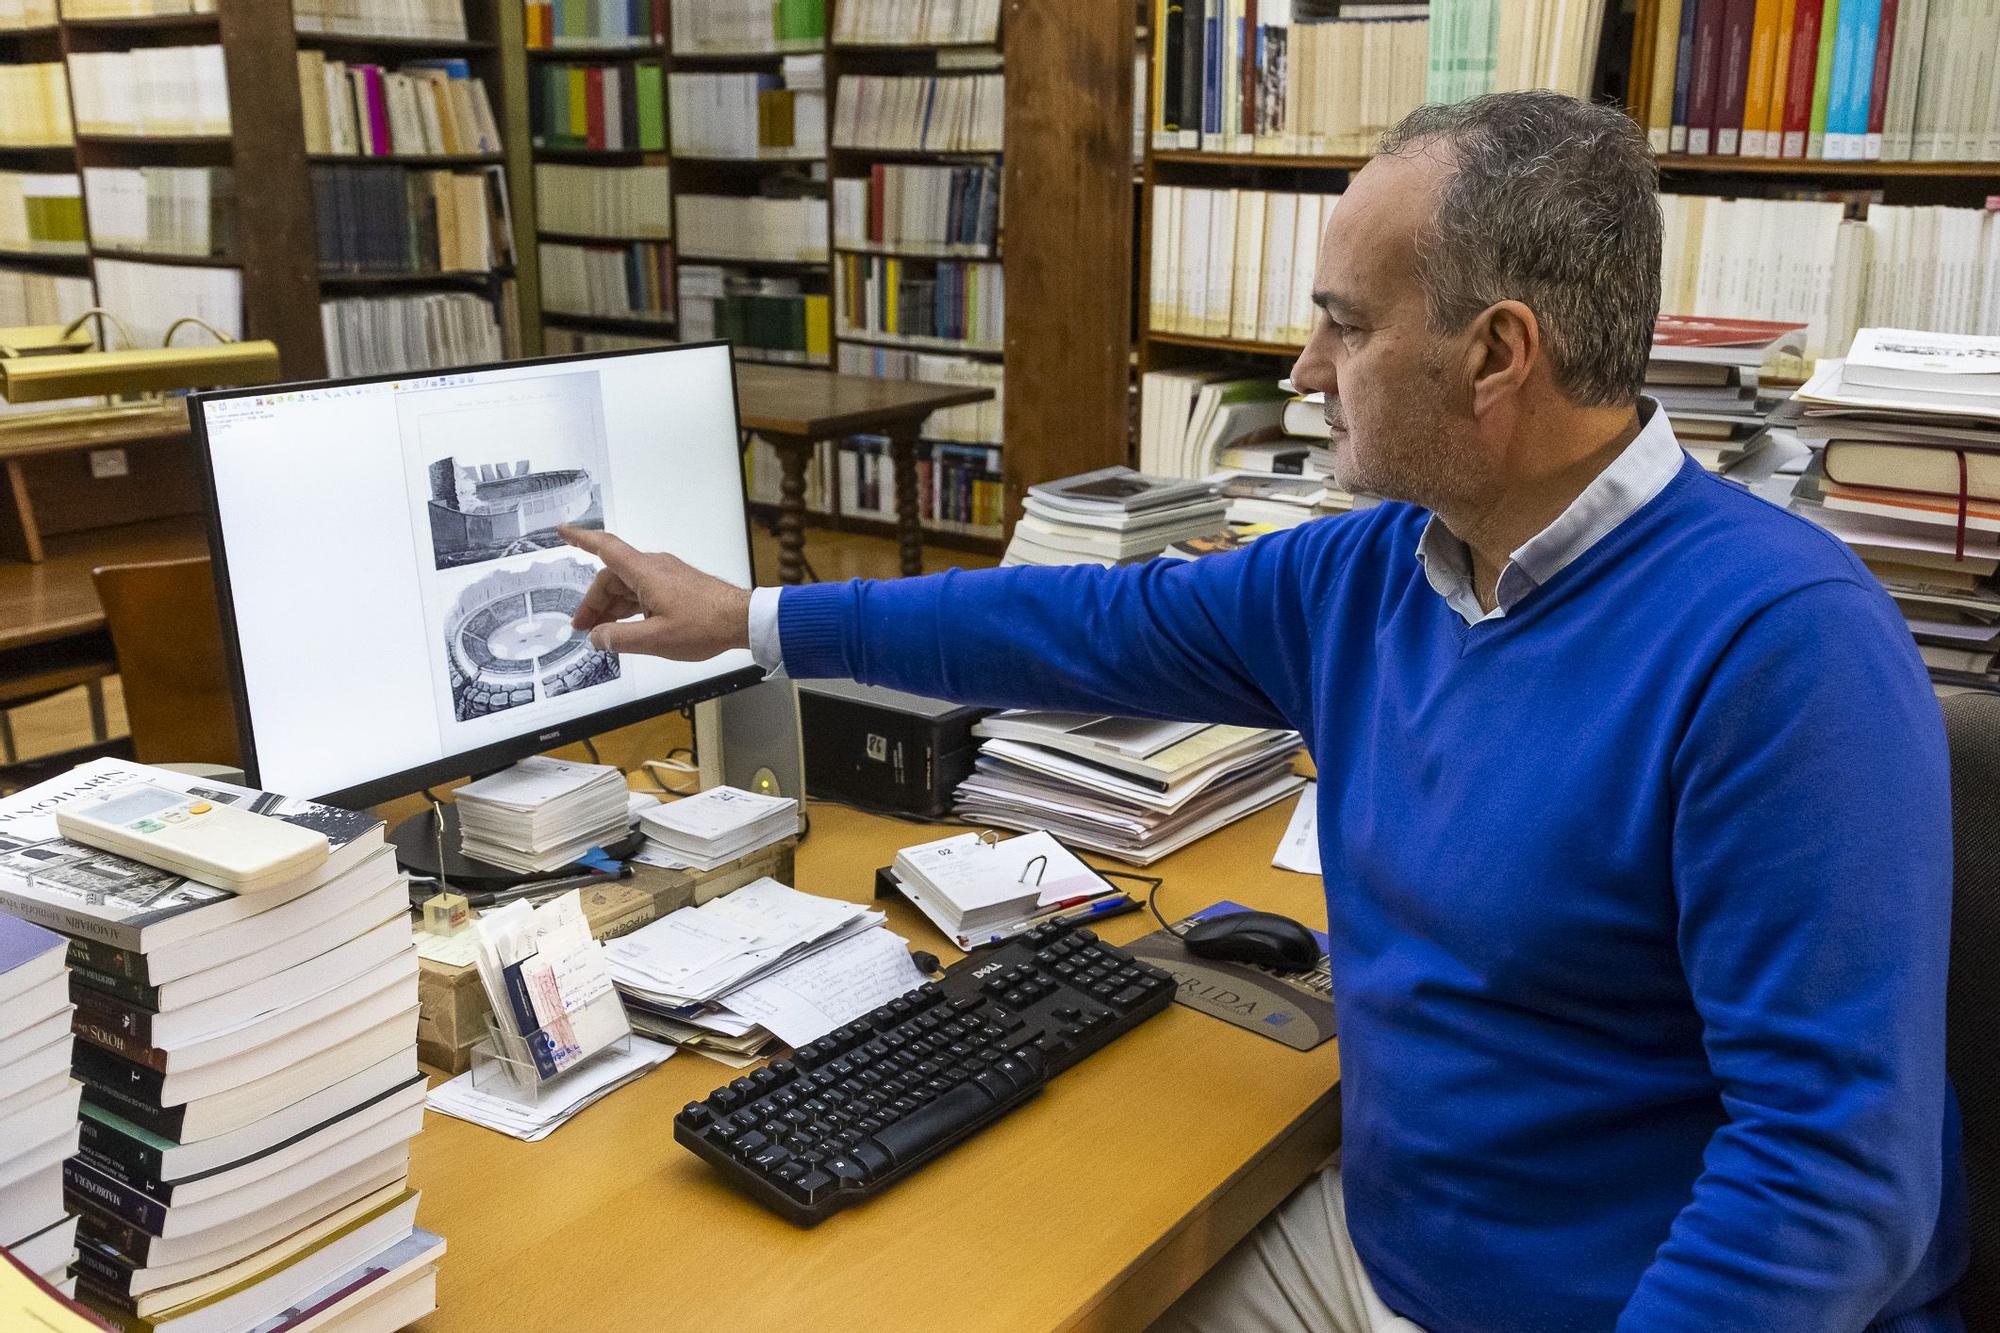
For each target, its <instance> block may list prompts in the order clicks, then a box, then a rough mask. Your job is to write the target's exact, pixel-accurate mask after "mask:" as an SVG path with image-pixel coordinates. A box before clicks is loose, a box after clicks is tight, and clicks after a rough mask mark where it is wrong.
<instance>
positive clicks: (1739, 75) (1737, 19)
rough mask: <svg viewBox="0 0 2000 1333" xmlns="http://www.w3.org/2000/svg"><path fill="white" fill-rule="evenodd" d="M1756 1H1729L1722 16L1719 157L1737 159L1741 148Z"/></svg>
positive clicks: (1716, 139) (1717, 122)
mask: <svg viewBox="0 0 2000 1333" xmlns="http://www.w3.org/2000/svg"><path fill="white" fill-rule="evenodd" d="M1756 15H1757V0H1729V8H1728V9H1727V10H1726V11H1725V12H1724V13H1723V16H1722V48H1721V60H1722V69H1721V72H1720V74H1719V75H1718V76H1717V82H1716V91H1715V135H1714V139H1713V143H1714V147H1715V152H1716V154H1717V155H1718V156H1723V157H1735V156H1737V154H1738V151H1739V150H1740V148H1741V146H1742V145H1741V143H1740V139H1741V137H1742V132H1743V103H1744V99H1745V98H1746V96H1747V95H1748V91H1749V83H1750V35H1751V27H1752V24H1753V22H1754V20H1755V18H1756Z"/></svg>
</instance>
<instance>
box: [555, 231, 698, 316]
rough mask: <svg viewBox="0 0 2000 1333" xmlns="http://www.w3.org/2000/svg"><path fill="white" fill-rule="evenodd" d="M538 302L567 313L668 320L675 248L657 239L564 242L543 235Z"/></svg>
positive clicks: (671, 313)
mask: <svg viewBox="0 0 2000 1333" xmlns="http://www.w3.org/2000/svg"><path fill="white" fill-rule="evenodd" d="M541 258H542V305H543V307H544V308H546V309H548V310H552V311H558V312H562V313H566V314H572V315H606V316H611V317H615V318H619V319H658V320H668V319H672V318H673V316H674V248H673V246H671V245H668V244H666V243H664V242H660V241H628V242H626V243H624V244H622V245H620V244H612V243H608V242H607V243H604V244H595V245H568V244H558V243H555V242H551V241H544V242H542V245H541Z"/></svg>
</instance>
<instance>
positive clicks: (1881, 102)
mask: <svg viewBox="0 0 2000 1333" xmlns="http://www.w3.org/2000/svg"><path fill="white" fill-rule="evenodd" d="M1900 9H1901V5H1900V0H1882V17H1881V22H1880V23H1879V24H1878V25H1877V27H1876V34H1877V35H1876V38H1875V73H1874V77H1873V78H1871V79H1870V80H1869V84H1868V128H1867V131H1866V132H1865V134H1864V135H1863V138H1862V143H1861V156H1862V157H1863V158H1864V159H1866V160H1868V161H1871V162H1873V161H1877V160H1879V159H1880V158H1881V156H1882V126H1883V123H1884V122H1885V120H1886V119H1887V117H1888V114H1889V65H1890V62H1892V61H1893V60H1894V59H1895V58H1896V19H1897V17H1898V13H1899V11H1900Z"/></svg>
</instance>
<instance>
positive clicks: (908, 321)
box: [834, 255, 1007, 352]
mask: <svg viewBox="0 0 2000 1333" xmlns="http://www.w3.org/2000/svg"><path fill="white" fill-rule="evenodd" d="M834 271H835V273H836V274H837V275H838V281H839V291H840V331H841V334H842V335H843V336H846V335H855V336H859V337H863V338H868V337H877V338H885V339H889V340H891V341H906V342H907V341H908V340H917V341H920V342H932V343H943V344H952V345H961V346H964V347H966V348H968V349H977V350H981V351H995V352H997V351H999V350H1000V349H1001V346H1002V343H1003V340H1004V338H1005V334H1006V316H1007V308H1006V293H1005V284H1004V282H1003V280H1002V274H1001V267H1000V265H998V264H990V263H964V262H960V261H958V260H951V259H939V260H923V259H908V260H905V259H897V258H892V257H886V256H880V255H841V256H839V257H838V260H837V262H836V263H835V265H834Z"/></svg>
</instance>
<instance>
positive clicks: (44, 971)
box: [0, 915, 81, 1296]
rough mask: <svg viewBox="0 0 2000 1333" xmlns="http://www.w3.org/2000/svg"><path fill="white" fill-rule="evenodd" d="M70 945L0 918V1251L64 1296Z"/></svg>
mask: <svg viewBox="0 0 2000 1333" xmlns="http://www.w3.org/2000/svg"><path fill="white" fill-rule="evenodd" d="M68 947H69V941H68V940H66V939H64V938H63V937H62V936H60V935H58V934H56V933H55V932H54V931H52V930H44V929H42V928H41V927H40V926H37V925H33V924H31V923H29V922H26V921H22V920H20V919H18V918H16V917H11V916H5V915H0V1247H4V1248H6V1249H7V1250H8V1251H10V1252H11V1253H12V1254H13V1256H14V1258H15V1259H16V1260H18V1261H19V1262H20V1264H21V1266H22V1267H24V1268H27V1269H29V1270H31V1271H32V1272H34V1273H35V1274H37V1275H38V1276H39V1277H40V1278H41V1279H42V1281H44V1282H46V1283H48V1284H49V1285H50V1286H52V1287H54V1288H56V1289H57V1290H58V1291H60V1292H62V1293H63V1294H64V1295H66V1296H73V1295H75V1294H76V1279H75V1278H73V1277H71V1276H70V1271H69V1269H70V1261H71V1260H72V1259H73V1258H74V1257H75V1251H76V1218H75V1217H74V1216H73V1215H72V1214H70V1213H69V1212H68V1211H67V1210H66V1209H65V1208H64V1207H63V1160H64V1159H65V1158H67V1157H69V1156H70V1155H71V1154H72V1153H74V1152H75V1151H76V1146H77V1124H76V1108H77V1095H78V1093H79V1092H80V1091H81V1089H80V1088H79V1087H78V1086H77V1084H76V1083H74V1082H73V1081H72V1080H71V1079H70V1076H69V1065H70V1032H69V1026H70V1003H69V969H68V968H67V967H65V966H64V965H63V953H64V951H65V950H66V949H67V948H68Z"/></svg>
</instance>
